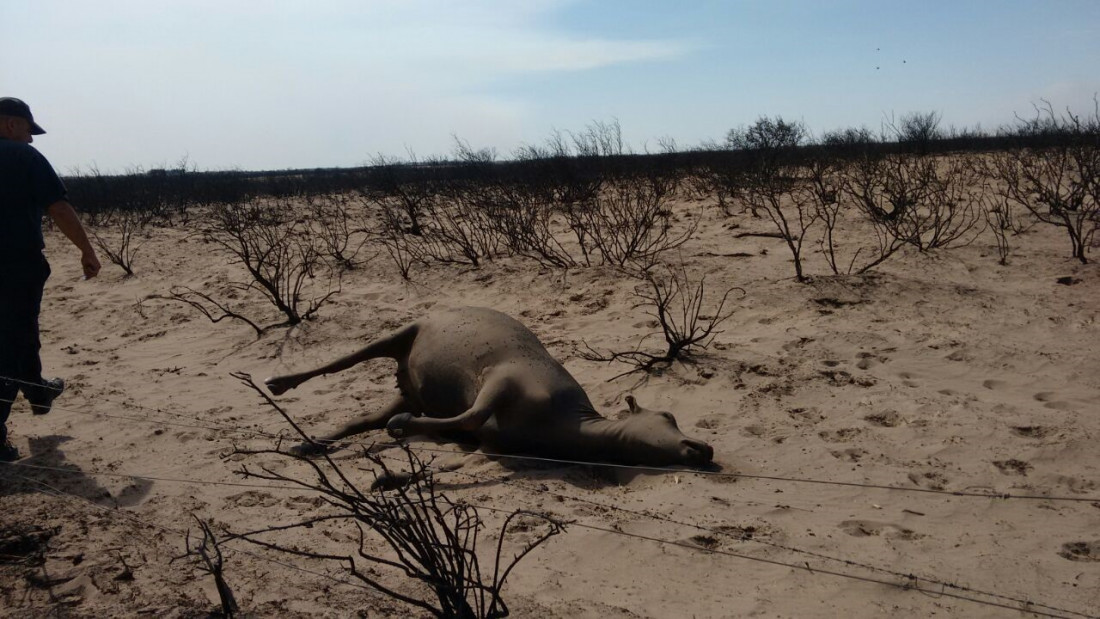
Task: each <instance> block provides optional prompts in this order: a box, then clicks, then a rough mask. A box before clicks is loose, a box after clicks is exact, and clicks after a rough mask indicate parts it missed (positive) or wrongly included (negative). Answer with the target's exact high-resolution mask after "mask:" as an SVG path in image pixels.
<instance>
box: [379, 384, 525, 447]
mask: <svg viewBox="0 0 1100 619" xmlns="http://www.w3.org/2000/svg"><path fill="white" fill-rule="evenodd" d="M517 391H518V386H517V385H516V384H515V383H514V382H513V381H512V380H511V379H509V378H506V377H497V378H496V379H489V380H486V382H485V384H484V385H482V387H481V391H479V392H478V393H477V398H475V399H474V404H473V406H471V407H470V408H469V409H468V410H466V411H463V412H462V413H460V414H458V415H455V416H454V417H413V416H412V415H410V414H401V415H395V416H394V417H393V418H392V419H390V421H389V423H388V424H386V430H387V431H388V432H389V433H390V436H392V437H394V438H404V437H406V436H409V435H411V434H439V433H445V432H474V431H476V430H477V429H478V428H480V427H481V426H482V425H484V424H485V422H486V421H488V419H489V417H491V416H492V415H493V413H495V412H497V411H499V410H502V409H504V408H505V407H507V406H509V405H510V404H512V403H513V402H514V401H515V399H516V396H517Z"/></svg>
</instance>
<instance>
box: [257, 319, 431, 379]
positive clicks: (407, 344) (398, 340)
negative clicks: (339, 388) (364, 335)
mask: <svg viewBox="0 0 1100 619" xmlns="http://www.w3.org/2000/svg"><path fill="white" fill-rule="evenodd" d="M416 331H417V328H416V324H411V325H408V326H407V327H404V328H402V329H399V330H397V331H394V332H393V333H391V334H389V335H387V336H385V337H382V338H379V339H377V340H375V341H373V342H371V343H370V344H367V345H366V346H365V347H364V348H362V349H360V350H358V351H356V352H353V353H352V354H350V355H347V356H344V357H340V358H339V359H337V360H336V361H333V362H332V363H329V364H326V365H322V366H321V367H319V368H316V369H313V370H309V371H306V372H299V373H298V374H286V375H284V376H272V377H271V378H269V379H267V380H265V381H264V384H265V385H267V389H268V391H270V392H271V393H272V394H273V395H282V394H284V393H286V392H287V391H289V390H290V389H293V388H295V387H297V386H298V385H300V384H302V383H304V382H306V381H307V380H309V379H311V378H315V377H317V376H322V375H324V374H335V373H336V372H341V371H343V370H346V369H348V368H350V367H352V366H354V365H357V364H359V363H362V362H364V361H367V360H369V359H378V358H380V357H390V358H394V359H403V358H406V357H408V355H409V349H410V348H412V343H413V340H414V339H416Z"/></svg>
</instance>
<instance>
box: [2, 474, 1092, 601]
mask: <svg viewBox="0 0 1100 619" xmlns="http://www.w3.org/2000/svg"><path fill="white" fill-rule="evenodd" d="M31 468H43V467H31ZM61 470H63V471H67V470H66V469H61ZM68 472H71V471H68ZM450 472H456V471H450ZM463 474H465V473H463ZM466 475H469V474H466ZM17 477H18V478H21V479H23V480H24V481H27V482H30V483H32V484H34V485H35V486H38V487H36V488H34V489H35V490H36V491H38V492H41V493H43V494H46V495H50V496H54V497H59V498H64V499H68V500H71V501H77V502H79V503H81V504H84V505H88V506H91V507H93V508H95V509H97V510H100V511H104V512H107V513H109V514H111V515H113V516H121V517H125V518H126V519H128V520H130V521H131V522H134V523H137V524H140V525H142V526H145V527H148V528H154V529H158V530H161V531H164V532H167V533H172V534H175V535H178V536H180V537H183V536H185V535H186V531H184V530H181V529H177V528H173V527H169V526H166V525H162V524H159V523H153V522H149V521H146V520H144V519H142V518H139V517H138V516H136V515H134V514H133V513H131V512H128V511H125V510H117V509H110V508H107V507H104V506H102V505H99V504H97V503H95V502H93V501H90V500H88V499H86V498H84V497H80V496H78V495H75V494H72V493H68V492H65V491H62V490H60V489H58V488H55V487H53V486H50V485H49V484H46V483H45V482H42V481H41V480H36V479H32V478H28V477H24V476H22V475H17ZM475 477H476V476H475ZM174 481H176V480H174ZM184 481H188V482H190V483H197V484H204V483H206V484H216V483H217V482H204V481H202V480H184ZM43 488H45V489H43ZM566 498H568V499H570V500H581V501H584V502H589V503H594V504H597V505H601V506H603V507H607V508H609V509H613V510H616V511H622V512H628V513H633V514H636V515H642V516H646V517H650V518H653V517H654V516H653V515H651V514H646V513H644V512H633V511H632V510H626V509H624V508H618V507H615V506H608V505H604V504H601V503H598V502H591V501H587V500H584V499H578V498H577V497H566ZM470 505H471V506H472V507H474V508H476V509H481V510H485V511H490V512H497V513H505V514H507V513H511V512H512V511H514V510H508V509H502V508H499V507H492V506H488V505H480V504H475V503H470ZM657 519H659V520H664V521H666V522H671V523H674V524H680V525H683V526H690V527H693V528H696V529H702V530H711V529H708V528H706V527H701V526H699V525H695V524H691V523H681V522H677V521H674V520H670V519H665V518H657ZM569 526H575V527H578V528H583V529H588V530H592V531H597V532H601V533H605V534H610V535H615V536H620V537H625V538H629V539H633V540H642V541H648V542H653V543H657V544H662V545H666V546H673V547H677V548H683V549H686V550H689V551H692V552H702V553H705V554H710V555H715V556H725V557H731V558H737V559H742V560H747V561H753V562H758V563H764V564H769V565H774V566H777V567H785V568H790V569H794V570H799V571H805V572H807V573H810V574H812V575H818V574H823V575H827V576H833V577H837V578H844V579H848V580H853V581H858V582H864V583H870V584H878V585H883V586H887V587H891V588H895V589H900V590H905V591H914V592H920V593H925V594H931V595H935V596H939V597H949V598H952V599H957V600H960V601H965V602H970V603H974V604H979V605H983V606H988V607H994V608H1002V609H1007V610H1014V611H1019V612H1026V613H1031V614H1033V615H1036V616H1041V617H1059V618H1064V619H1069V618H1072V617H1085V618H1092V619H1095V618H1096V617H1098V616H1097V615H1090V614H1088V613H1083V612H1078V611H1074V610H1069V609H1064V608H1059V607H1056V606H1051V605H1048V604H1044V603H1040V602H1036V601H1032V600H1031V599H1029V598H1026V597H1018V596H1006V595H1001V594H996V593H991V592H986V591H982V590H979V589H975V588H971V587H965V586H962V585H957V584H954V583H948V582H945V581H939V580H935V579H929V578H923V577H918V576H915V575H913V574H911V573H902V572H893V571H890V570H885V569H882V568H875V567H873V566H867V565H865V564H859V563H856V562H853V561H848V560H843V559H836V558H834V557H828V556H825V555H819V554H817V553H810V552H807V551H802V550H798V549H793V548H790V547H784V546H781V545H777V544H770V543H767V542H760V540H741V541H757V542H760V543H765V544H767V545H771V546H775V547H778V548H782V549H785V550H792V551H795V552H800V553H803V554H807V555H811V556H814V557H815V558H821V559H826V560H830V561H840V562H842V563H844V564H846V565H848V566H857V567H864V568H867V569H872V570H875V571H879V572H882V573H885V574H887V575H889V576H891V577H893V578H894V580H885V579H882V578H873V577H868V576H861V575H858V574H852V573H847V572H840V571H837V570H832V569H828V568H823V567H820V566H818V567H814V566H811V565H810V564H809V562H803V563H802V564H799V563H791V562H787V561H780V560H777V559H770V558H766V557H758V556H753V555H748V554H744V553H739V552H734V551H730V550H722V549H717V548H707V547H703V546H698V545H694V544H689V543H686V542H682V541H677V540H670V539H664V538H660V537H655V536H652V535H643V534H640V533H631V532H627V531H622V530H620V529H615V528H608V527H603V526H599V525H594V524H589V523H583V522H577V521H572V522H570V523H569ZM714 532H716V533H722V532H721V531H714ZM226 549H227V550H229V551H231V552H238V553H240V554H243V555H245V556H249V557H252V558H254V559H258V560H260V561H264V562H267V563H271V564H275V565H279V566H281V567H285V568H288V569H291V570H294V571H297V572H300V573H304V574H308V575H312V576H316V577H320V578H323V579H325V580H328V581H331V582H334V583H336V584H340V585H346V586H349V587H353V588H356V589H361V590H365V591H373V590H371V589H370V588H368V587H365V586H363V585H360V584H357V583H354V582H351V581H348V580H344V579H340V578H337V577H335V576H332V575H330V574H325V573H323V572H318V571H315V570H309V569H306V568H302V567H300V566H297V565H294V564H292V563H288V562H286V561H280V560H277V559H272V558H271V557H267V556H264V555H262V554H258V553H255V552H251V551H248V550H244V549H241V548H236V547H228V546H227V547H226ZM922 582H923V583H926V584H928V585H932V586H933V587H938V590H936V589H928V588H926V587H925V586H922ZM983 598H987V599H983Z"/></svg>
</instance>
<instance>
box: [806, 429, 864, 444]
mask: <svg viewBox="0 0 1100 619" xmlns="http://www.w3.org/2000/svg"><path fill="white" fill-rule="evenodd" d="M862 433H863V429H862V428H841V429H839V430H824V431H821V432H818V433H817V435H818V436H819V437H821V440H823V441H825V442H826V443H846V442H848V441H850V440H852V439H854V438H855V437H857V436H859V435H860V434H862Z"/></svg>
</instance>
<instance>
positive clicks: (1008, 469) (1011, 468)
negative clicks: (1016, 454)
mask: <svg viewBox="0 0 1100 619" xmlns="http://www.w3.org/2000/svg"><path fill="white" fill-rule="evenodd" d="M993 466H995V467H997V469H998V470H999V471H1000V472H1002V473H1004V474H1005V475H1024V476H1026V475H1027V472H1028V471H1030V470H1031V469H1032V466H1031V464H1030V463H1028V462H1024V461H1023V460H1016V459H1015V458H1013V459H1011V460H994V461H993Z"/></svg>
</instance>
